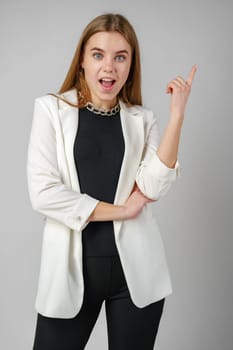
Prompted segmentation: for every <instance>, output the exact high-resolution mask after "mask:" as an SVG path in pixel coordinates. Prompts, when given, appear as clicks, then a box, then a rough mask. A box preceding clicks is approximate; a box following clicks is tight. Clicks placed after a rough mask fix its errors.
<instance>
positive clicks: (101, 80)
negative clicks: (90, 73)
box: [99, 79, 116, 88]
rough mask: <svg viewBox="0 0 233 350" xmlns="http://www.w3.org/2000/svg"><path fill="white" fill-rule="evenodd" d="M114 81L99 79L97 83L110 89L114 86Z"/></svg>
mask: <svg viewBox="0 0 233 350" xmlns="http://www.w3.org/2000/svg"><path fill="white" fill-rule="evenodd" d="M115 81H116V80H114V79H100V80H99V82H100V84H101V85H102V86H103V87H104V88H111V87H112V86H113V85H114V84H115Z"/></svg>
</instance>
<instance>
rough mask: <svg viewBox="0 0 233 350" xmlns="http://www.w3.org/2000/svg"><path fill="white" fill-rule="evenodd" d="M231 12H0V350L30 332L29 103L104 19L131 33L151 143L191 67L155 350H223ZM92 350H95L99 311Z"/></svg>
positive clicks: (178, 4) (63, 8) (154, 5)
mask: <svg viewBox="0 0 233 350" xmlns="http://www.w3.org/2000/svg"><path fill="white" fill-rule="evenodd" d="M232 10H233V3H232V1H231V0H222V1H221V2H219V1H217V0H202V1H201V0H196V1H191V0H177V1H172V0H168V1H162V0H157V1H156V0H151V1H149V0H144V1H138V2H135V1H132V2H131V1H121V0H118V1H113V0H105V1H90V0H85V1H79V0H76V1H74V0H67V1H55V0H52V1H45V0H40V1H29V0H20V1H17V0H15V1H13V0H8V1H3V2H1V4H0V41H1V56H0V60H1V61H0V77H1V85H0V94H1V128H0V133H1V135H0V152H1V153H0V157H1V163H0V166H1V214H2V215H1V232H0V233H1V235H0V237H1V242H0V274H1V289H0V310H1V312H0V348H1V349H4V350H13V349H17V350H30V349H32V342H33V337H34V332H35V324H36V311H35V309H34V302H35V297H36V291H37V283H38V277H39V266H40V254H41V243H42V230H43V220H42V216H40V215H39V214H37V213H36V212H34V211H33V210H32V208H31V204H30V201H29V196H28V190H27V179H26V160H27V147H28V141H29V134H30V129H31V123H32V113H33V105H34V99H35V98H36V97H39V96H42V95H44V94H46V93H48V92H56V91H57V90H58V89H59V87H60V86H61V84H62V82H63V80H64V78H65V75H66V73H67V70H68V68H69V65H70V63H71V60H72V58H73V54H74V51H75V48H76V44H77V42H78V39H79V36H80V34H81V32H82V30H83V28H84V26H85V25H86V24H87V23H88V22H89V21H90V20H91V19H92V18H93V17H95V16H97V15H99V14H102V13H104V12H117V13H121V14H123V15H125V16H126V17H127V18H128V19H129V20H130V22H131V23H132V24H133V25H134V28H135V30H136V32H137V35H138V38H139V42H140V48H141V57H142V75H143V86H142V87H143V98H144V105H145V106H147V107H148V108H151V109H152V110H153V111H154V113H155V114H156V115H157V117H158V121H159V126H160V130H161V135H162V132H163V130H164V128H165V126H166V124H167V122H168V117H169V104H170V95H168V94H166V93H165V88H166V84H167V83H168V82H169V81H170V80H172V79H173V78H175V77H176V76H177V75H181V76H183V77H184V78H185V79H186V78H187V75H188V73H189V71H190V69H191V67H192V65H193V64H195V63H196V64H197V67H198V69H197V72H196V76H195V79H194V82H193V86H192V91H191V95H190V98H189V101H188V105H187V109H186V115H185V120H184V124H183V128H182V135H181V141H180V147H179V157H178V158H179V161H180V164H181V167H182V174H181V177H180V178H179V179H178V180H177V181H176V182H175V183H174V185H173V187H172V188H171V189H170V191H169V192H168V194H167V195H166V196H165V197H163V198H161V199H160V200H159V201H158V203H157V205H158V207H157V219H158V223H159V226H160V229H161V232H162V236H163V240H164V244H165V248H166V255H167V259H168V263H169V267H170V272H171V277H172V282H173V290H174V291H173V294H172V295H171V296H169V297H168V298H167V300H166V304H165V309H164V314H163V317H162V320H161V323H160V329H159V333H158V338H157V343H156V345H155V349H159V350H168V349H177V350H178V349H179V350H196V349H200V350H202V349H203V350H231V349H232V344H233V333H232V329H233V302H232V295H233V275H232V266H233V257H232V256H233V255H232V248H233V240H232V227H233V225H232V224H233V222H232V192H233V191H232V173H233V172H232V170H233V169H232V146H233V145H232V131H233V130H232V91H233V89H232V88H233V84H232V81H233V79H232V78H233V77H232V62H233V51H232V33H233V18H232V14H233V11H232ZM92 349H107V330H106V321H105V315H104V305H103V306H102V310H101V313H100V316H99V319H98V320H97V323H96V325H95V327H94V329H93V331H92V335H91V337H90V339H89V341H88V344H87V350H92Z"/></svg>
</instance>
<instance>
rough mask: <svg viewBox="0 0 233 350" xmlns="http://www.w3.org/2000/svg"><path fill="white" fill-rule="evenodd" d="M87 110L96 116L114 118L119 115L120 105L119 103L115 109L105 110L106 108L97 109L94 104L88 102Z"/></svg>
mask: <svg viewBox="0 0 233 350" xmlns="http://www.w3.org/2000/svg"><path fill="white" fill-rule="evenodd" d="M86 108H87V109H88V110H89V111H91V112H93V113H95V114H98V115H101V116H103V117H111V116H113V115H115V114H117V113H118V112H119V110H120V105H119V103H118V104H117V105H116V106H115V107H113V108H111V109H104V108H97V107H95V106H94V104H93V103H92V102H87V103H86Z"/></svg>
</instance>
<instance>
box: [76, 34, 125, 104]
mask: <svg viewBox="0 0 233 350" xmlns="http://www.w3.org/2000/svg"><path fill="white" fill-rule="evenodd" d="M131 60H132V50H131V46H130V45H129V43H128V42H127V41H126V40H125V38H124V37H123V36H122V35H121V34H120V33H118V32H99V33H96V34H94V35H92V36H91V37H90V38H89V40H88V41H87V43H86V45H85V49H84V56H83V61H82V64H81V66H82V68H83V69H84V75H85V80H86V83H87V85H88V88H89V90H90V93H91V98H92V102H93V103H94V105H95V106H96V107H98V108H104V109H109V108H111V107H114V106H115V104H116V103H117V95H118V93H119V92H120V90H121V88H122V87H123V85H124V84H125V82H126V80H127V78H128V75H129V71H130V67H131Z"/></svg>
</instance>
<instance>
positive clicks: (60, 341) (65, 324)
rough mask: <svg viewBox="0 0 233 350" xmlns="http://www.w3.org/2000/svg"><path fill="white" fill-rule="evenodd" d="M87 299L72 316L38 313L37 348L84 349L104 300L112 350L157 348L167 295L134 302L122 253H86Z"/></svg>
mask: <svg viewBox="0 0 233 350" xmlns="http://www.w3.org/2000/svg"><path fill="white" fill-rule="evenodd" d="M83 276H84V300H83V304H82V307H81V309H80V311H79V313H78V314H77V315H76V316H75V317H74V318H71V319H61V318H50V317H46V316H43V315H41V314H39V313H38V314H37V324H36V331H35V338H34V345H33V350H81V349H84V348H85V345H86V343H87V341H88V339H89V337H90V335H91V332H92V329H93V327H94V325H95V323H96V321H97V318H98V315H99V313H100V310H101V306H102V303H103V301H105V313H106V320H107V332H108V349H109V350H153V348H154V343H155V339H156V335H157V331H158V328H159V323H160V319H161V316H162V312H163V307H164V302H165V298H164V299H161V300H159V301H157V302H155V303H152V304H149V305H147V306H146V307H143V308H138V307H137V306H136V305H135V304H133V302H132V300H131V298H130V294H129V290H128V287H127V284H126V280H125V276H124V272H123V269H122V265H121V261H120V258H119V257H118V256H98V257H97V256H86V257H85V256H84V255H83Z"/></svg>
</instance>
